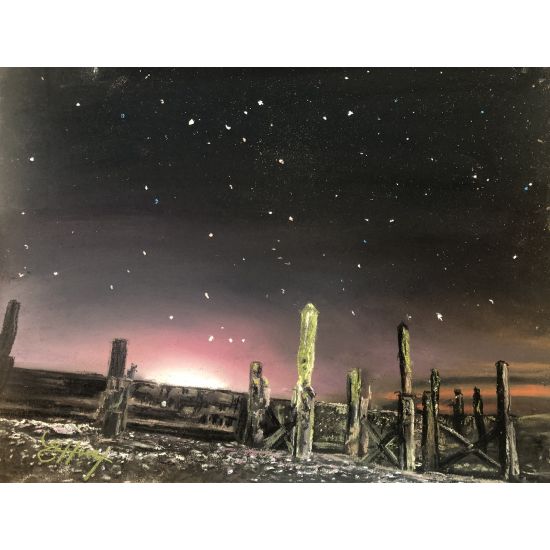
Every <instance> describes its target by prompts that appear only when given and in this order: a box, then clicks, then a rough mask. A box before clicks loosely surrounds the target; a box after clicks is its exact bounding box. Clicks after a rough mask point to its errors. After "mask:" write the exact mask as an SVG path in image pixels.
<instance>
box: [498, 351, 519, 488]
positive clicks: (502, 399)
mask: <svg viewBox="0 0 550 550" xmlns="http://www.w3.org/2000/svg"><path fill="white" fill-rule="evenodd" d="M495 366H496V369H497V427H498V450H499V453H498V454H499V459H500V467H501V473H502V476H503V477H504V479H505V480H507V481H514V480H516V479H517V478H518V477H519V460H518V453H517V448H516V432H515V429H514V424H513V422H512V419H511V417H510V388H509V383H508V363H506V361H497V362H496V364H495Z"/></svg>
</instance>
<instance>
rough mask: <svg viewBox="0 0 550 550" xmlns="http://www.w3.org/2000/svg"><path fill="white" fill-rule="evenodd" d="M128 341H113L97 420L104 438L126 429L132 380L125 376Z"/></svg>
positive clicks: (114, 435) (118, 339)
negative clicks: (105, 384)
mask: <svg viewBox="0 0 550 550" xmlns="http://www.w3.org/2000/svg"><path fill="white" fill-rule="evenodd" d="M127 346H128V341H127V340H124V339H120V338H117V339H115V340H113V345H112V348H111V360H110V362H109V372H108V375H107V386H106V388H105V392H104V393H103V396H102V398H101V400H100V404H99V408H98V413H97V420H98V423H99V424H100V426H101V431H102V433H103V435H104V436H105V437H116V436H117V435H119V434H120V433H121V432H123V431H124V430H125V429H126V414H127V407H128V398H129V396H130V386H131V385H132V380H131V379H130V378H127V377H126V376H125V371H126V354H127Z"/></svg>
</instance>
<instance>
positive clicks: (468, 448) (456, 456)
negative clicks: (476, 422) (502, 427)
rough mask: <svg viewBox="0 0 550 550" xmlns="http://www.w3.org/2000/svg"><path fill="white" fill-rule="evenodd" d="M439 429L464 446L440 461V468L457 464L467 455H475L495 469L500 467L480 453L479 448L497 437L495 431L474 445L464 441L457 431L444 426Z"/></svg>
mask: <svg viewBox="0 0 550 550" xmlns="http://www.w3.org/2000/svg"><path fill="white" fill-rule="evenodd" d="M440 428H441V429H442V430H443V431H444V432H446V433H448V434H449V435H451V436H453V437H454V438H455V439H457V440H458V441H459V442H460V443H462V444H463V445H465V448H464V449H462V450H460V451H457V452H456V453H453V454H452V455H450V456H447V457H445V458H444V459H442V460H441V462H440V465H441V467H444V466H449V465H450V464H453V463H454V462H458V461H459V460H462V459H463V458H465V457H466V456H468V455H469V454H472V453H473V454H476V455H477V456H479V458H481V459H482V460H484V461H485V462H488V463H489V464H491V465H492V466H496V467H497V468H499V467H500V464H499V463H498V462H497V461H496V460H493V459H492V458H491V457H490V456H489V455H487V454H486V453H485V452H484V451H482V450H481V449H480V448H479V447H480V446H481V445H483V444H486V443H487V442H488V441H489V440H490V439H492V438H493V437H495V436H496V435H497V430H496V428H494V429H493V430H491V431H490V432H489V433H487V434H486V435H485V437H484V438H483V439H482V440H478V441H476V442H474V443H472V442H471V441H469V440H468V439H466V438H465V437H464V436H463V435H461V434H459V433H458V432H457V431H455V430H453V429H452V428H449V426H445V424H441V425H440Z"/></svg>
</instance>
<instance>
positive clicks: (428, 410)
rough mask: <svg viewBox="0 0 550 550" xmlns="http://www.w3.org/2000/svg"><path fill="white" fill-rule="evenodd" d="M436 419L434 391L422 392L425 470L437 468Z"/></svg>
mask: <svg viewBox="0 0 550 550" xmlns="http://www.w3.org/2000/svg"><path fill="white" fill-rule="evenodd" d="M435 432H436V419H435V415H434V406H433V403H432V392H431V391H430V390H426V391H425V392H424V393H423V394H422V469H423V470H424V471H425V472H433V471H435V470H437V466H438V460H437V447H436V437H435Z"/></svg>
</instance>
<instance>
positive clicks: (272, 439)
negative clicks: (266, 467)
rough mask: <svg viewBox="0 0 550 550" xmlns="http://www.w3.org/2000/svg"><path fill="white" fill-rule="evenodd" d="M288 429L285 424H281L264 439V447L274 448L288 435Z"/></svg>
mask: <svg viewBox="0 0 550 550" xmlns="http://www.w3.org/2000/svg"><path fill="white" fill-rule="evenodd" d="M286 433H287V431H286V428H285V427H284V426H281V427H280V428H279V429H278V430H277V431H275V432H273V433H272V434H271V435H270V436H268V437H266V438H265V439H264V440H263V447H264V449H272V448H273V447H274V446H275V445H277V443H279V441H280V440H281V439H282V438H283V437H284V436H285V435H286Z"/></svg>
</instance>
